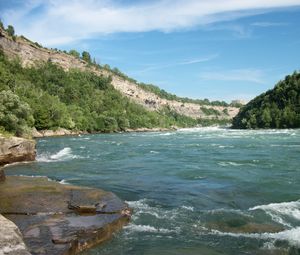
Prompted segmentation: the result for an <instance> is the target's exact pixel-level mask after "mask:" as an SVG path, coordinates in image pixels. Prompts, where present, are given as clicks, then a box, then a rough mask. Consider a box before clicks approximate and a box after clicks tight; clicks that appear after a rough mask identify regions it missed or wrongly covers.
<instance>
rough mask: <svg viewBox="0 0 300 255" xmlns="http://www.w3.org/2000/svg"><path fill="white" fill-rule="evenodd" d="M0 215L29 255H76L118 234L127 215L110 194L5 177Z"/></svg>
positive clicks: (117, 200)
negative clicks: (17, 233) (19, 236)
mask: <svg viewBox="0 0 300 255" xmlns="http://www.w3.org/2000/svg"><path fill="white" fill-rule="evenodd" d="M0 213H2V214H3V215H4V216H5V217H7V218H8V219H10V220H11V221H13V222H14V223H15V224H16V225H17V226H18V227H19V228H20V231H21V232H22V234H23V237H24V242H25V244H26V245H27V247H28V250H29V252H30V253H31V254H33V255H34V254H41V255H42V254H49V255H50V254H77V253H79V252H81V251H83V250H85V249H87V248H90V247H92V246H94V245H96V244H99V243H101V242H103V241H105V240H107V239H108V238H110V237H111V236H112V234H113V233H114V232H116V231H117V230H119V229H121V228H122V226H123V225H124V224H126V223H127V222H128V221H129V219H130V216H131V211H130V209H129V208H128V207H127V204H125V203H124V202H123V201H121V200H120V199H119V198H118V197H117V196H115V195H114V194H113V193H110V192H105V191H103V190H99V189H90V188H83V187H77V186H71V185H62V184H59V183H57V182H54V181H49V180H48V179H47V178H40V177H39V178H31V177H15V176H7V177H6V180H5V182H3V183H1V184H0Z"/></svg>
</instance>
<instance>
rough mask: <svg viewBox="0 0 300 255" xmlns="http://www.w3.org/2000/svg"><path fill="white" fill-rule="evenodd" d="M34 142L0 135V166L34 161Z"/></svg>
mask: <svg viewBox="0 0 300 255" xmlns="http://www.w3.org/2000/svg"><path fill="white" fill-rule="evenodd" d="M35 155H36V151H35V141H34V140H28V139H24V138H19V137H10V138H6V137H2V136H1V135H0V166H1V165H5V164H10V163H13V162H21V161H33V160H35Z"/></svg>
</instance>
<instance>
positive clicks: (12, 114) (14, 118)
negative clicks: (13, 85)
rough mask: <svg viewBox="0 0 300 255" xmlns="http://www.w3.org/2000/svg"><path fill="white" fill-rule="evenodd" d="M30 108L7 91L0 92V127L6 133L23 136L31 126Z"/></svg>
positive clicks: (32, 121) (32, 120)
mask: <svg viewBox="0 0 300 255" xmlns="http://www.w3.org/2000/svg"><path fill="white" fill-rule="evenodd" d="M33 123H34V119H33V116H32V111H31V109H30V106H29V105H28V104H27V103H25V102H22V101H21V100H20V98H19V97H18V96H17V95H15V94H14V93H13V92H11V91H9V90H3V91H1V92H0V126H2V127H4V129H5V130H6V131H8V132H13V133H16V134H17V135H23V134H25V133H26V131H28V128H29V127H31V126H33Z"/></svg>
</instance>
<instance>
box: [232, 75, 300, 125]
mask: <svg viewBox="0 0 300 255" xmlns="http://www.w3.org/2000/svg"><path fill="white" fill-rule="evenodd" d="M299 127H300V73H299V72H294V73H293V74H292V75H288V76H286V77H285V79H284V80H283V81H280V82H278V84H277V85H276V86H275V87H274V89H272V90H269V91H267V92H266V93H263V94H261V95H259V96H258V97H256V98H254V99H253V100H252V101H250V102H249V103H248V104H247V105H245V106H244V107H243V108H242V109H241V110H240V112H239V113H238V115H237V116H236V117H235V118H234V119H233V128H242V129H245V128H299Z"/></svg>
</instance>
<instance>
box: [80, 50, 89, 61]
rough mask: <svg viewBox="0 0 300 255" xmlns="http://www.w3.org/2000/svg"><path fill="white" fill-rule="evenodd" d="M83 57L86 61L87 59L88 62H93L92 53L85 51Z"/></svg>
mask: <svg viewBox="0 0 300 255" xmlns="http://www.w3.org/2000/svg"><path fill="white" fill-rule="evenodd" d="M81 58H82V59H83V60H84V61H86V62H88V63H91V55H90V53H88V52H87V51H83V52H82V53H81Z"/></svg>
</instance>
